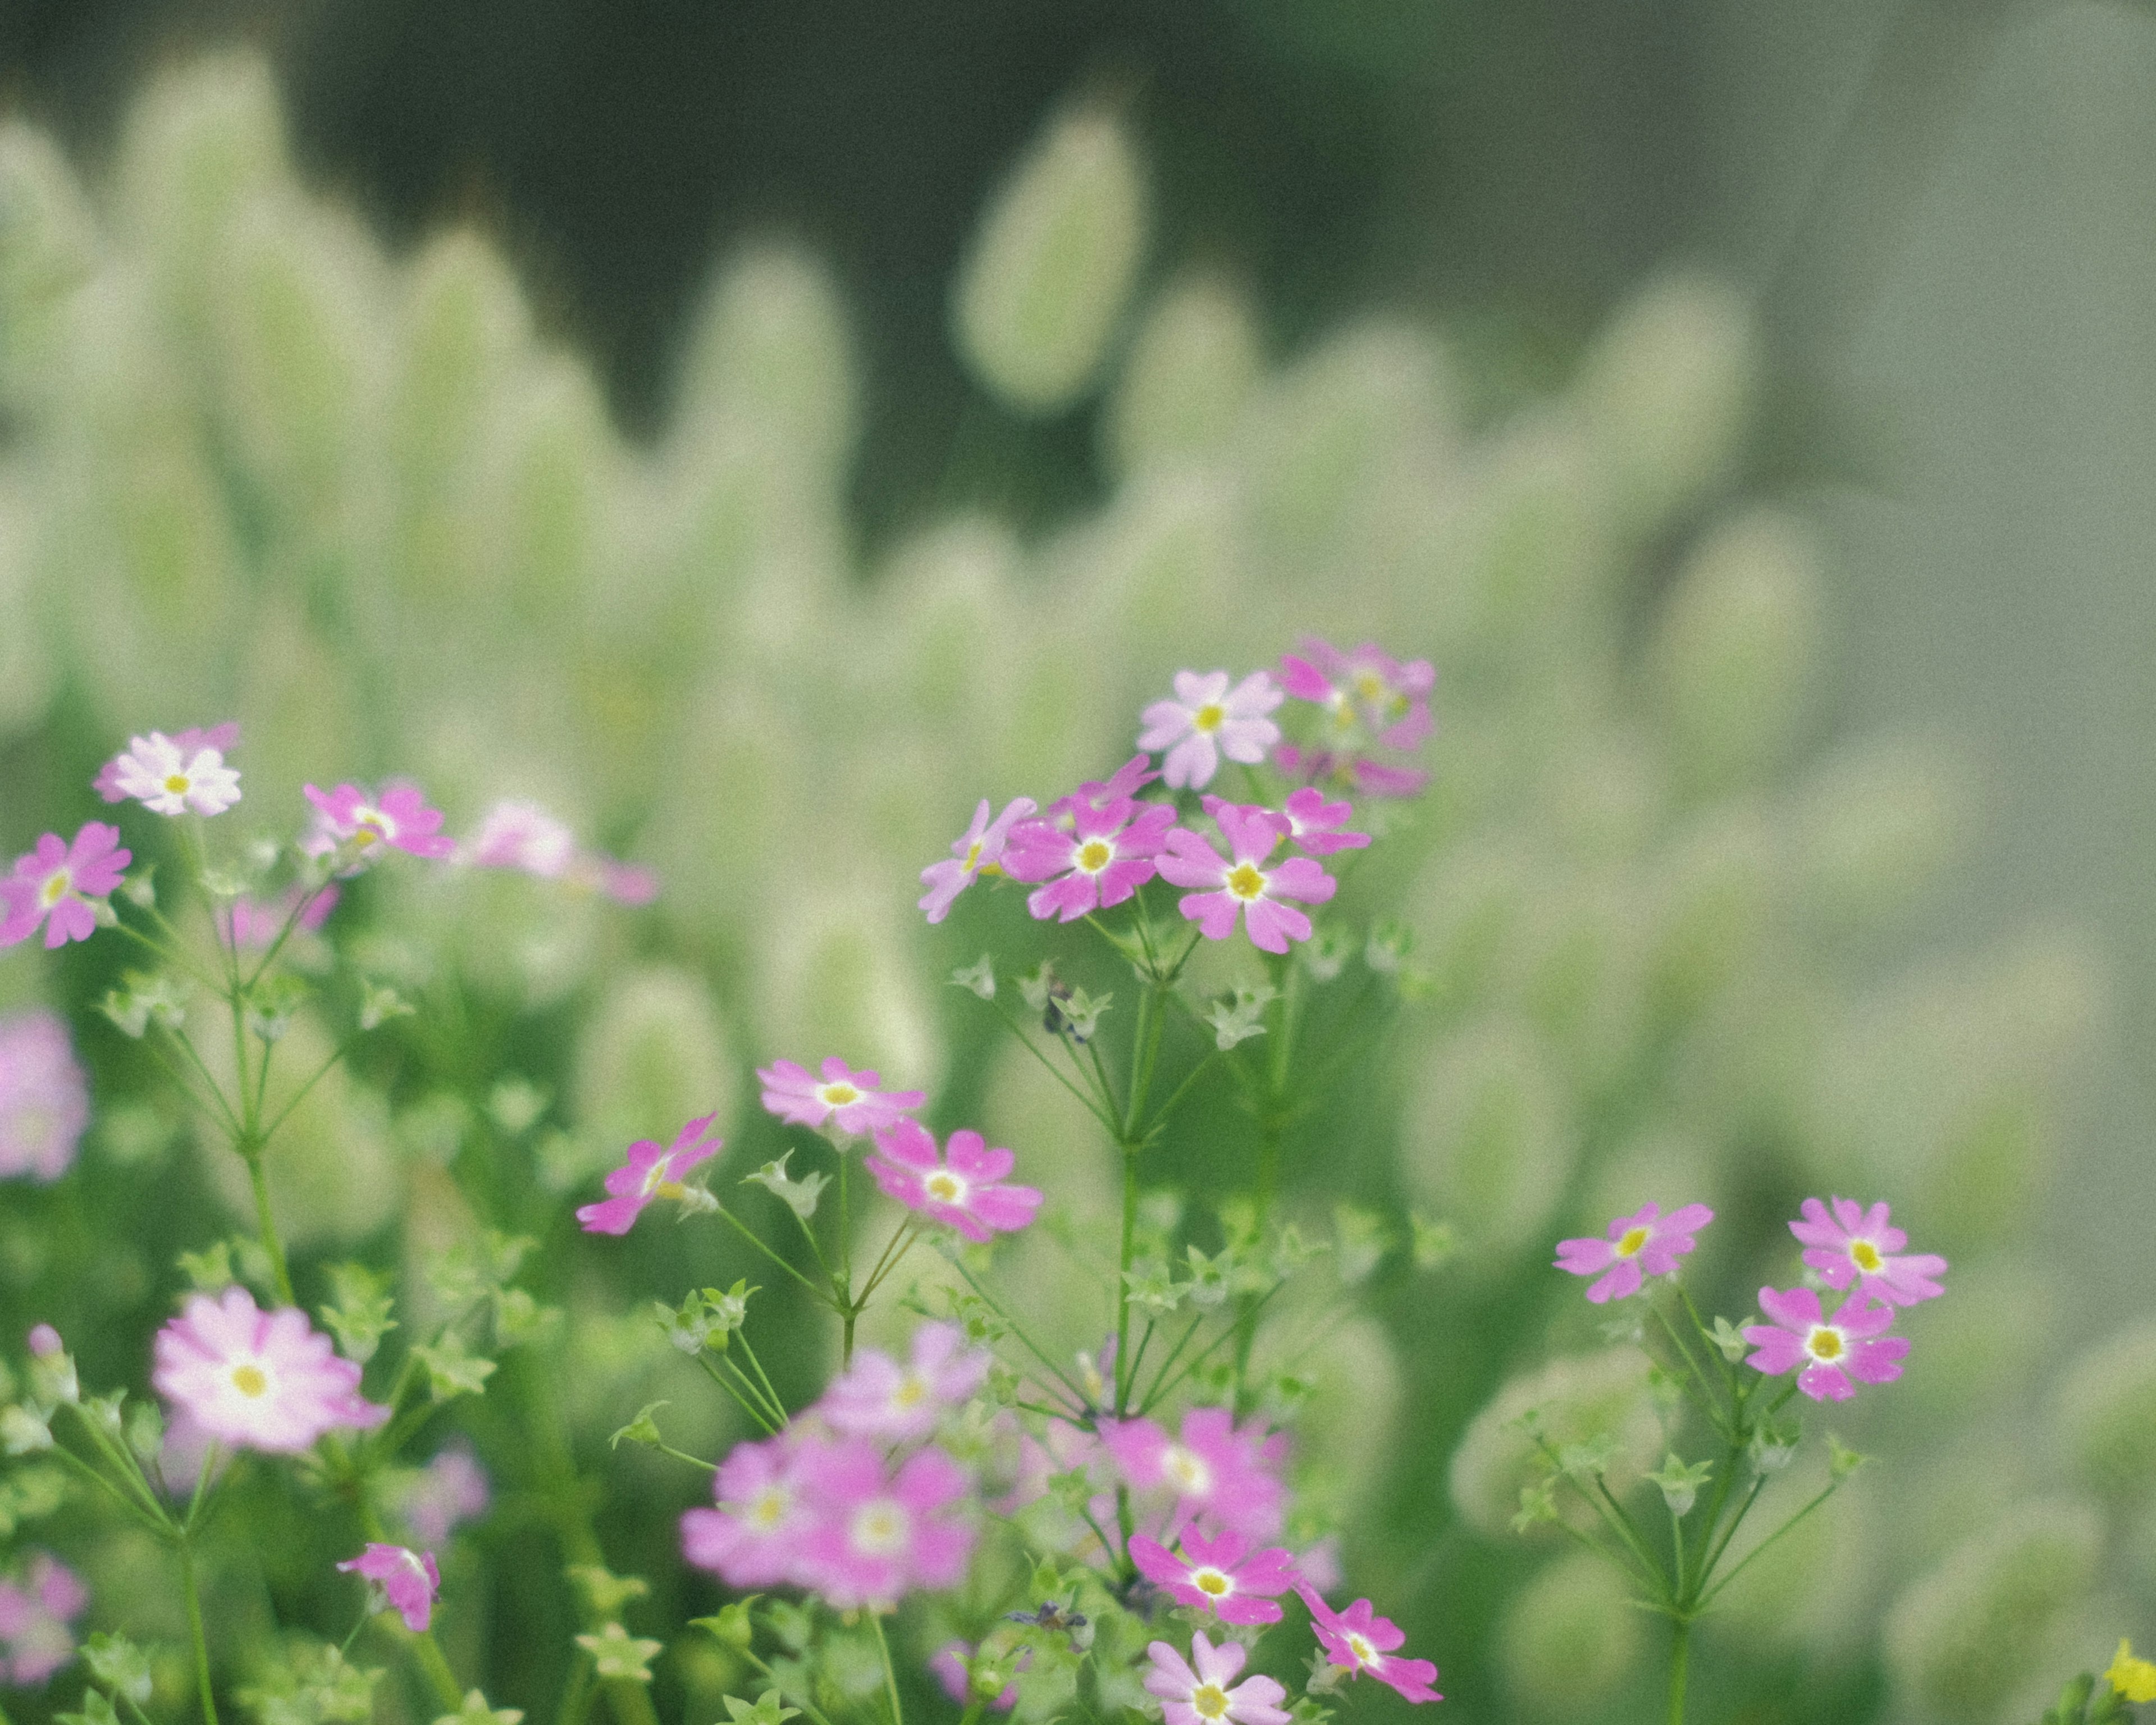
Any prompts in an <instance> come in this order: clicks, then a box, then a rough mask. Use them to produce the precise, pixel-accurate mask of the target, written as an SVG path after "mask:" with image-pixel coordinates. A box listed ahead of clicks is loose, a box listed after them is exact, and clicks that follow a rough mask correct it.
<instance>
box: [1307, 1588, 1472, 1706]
mask: <svg viewBox="0 0 2156 1725" xmlns="http://www.w3.org/2000/svg"><path fill="white" fill-rule="evenodd" d="M1296 1592H1297V1593H1298V1594H1301V1595H1302V1603H1303V1604H1306V1605H1307V1606H1309V1607H1310V1628H1311V1632H1312V1634H1313V1635H1316V1636H1317V1645H1319V1646H1321V1647H1322V1648H1323V1649H1324V1650H1325V1655H1326V1657H1327V1659H1329V1660H1330V1661H1332V1663H1333V1664H1334V1665H1337V1666H1339V1667H1340V1668H1341V1669H1342V1670H1343V1671H1348V1672H1350V1673H1352V1674H1353V1676H1358V1677H1360V1676H1373V1677H1375V1678H1376V1679H1377V1680H1378V1681H1379V1682H1380V1683H1389V1684H1390V1685H1391V1686H1393V1687H1394V1689H1397V1690H1398V1691H1399V1692H1400V1693H1401V1694H1402V1695H1404V1696H1405V1697H1407V1698H1408V1699H1409V1701H1418V1702H1419V1701H1443V1700H1444V1699H1445V1697H1443V1696H1441V1695H1440V1694H1439V1693H1438V1692H1437V1691H1436V1690H1435V1689H1434V1688H1432V1687H1431V1685H1432V1684H1434V1683H1435V1682H1436V1681H1437V1667H1436V1666H1435V1665H1432V1664H1431V1663H1430V1661H1428V1660H1426V1659H1403V1658H1401V1657H1400V1656H1399V1654H1398V1653H1397V1652H1396V1651H1394V1650H1395V1649H1396V1648H1398V1647H1399V1645H1400V1643H1401V1642H1403V1641H1404V1640H1407V1636H1406V1635H1404V1634H1403V1633H1402V1632H1401V1630H1400V1629H1399V1625H1397V1624H1395V1623H1394V1622H1393V1621H1392V1620H1390V1619H1389V1618H1384V1617H1380V1616H1378V1615H1377V1611H1376V1609H1375V1608H1374V1607H1373V1605H1372V1604H1370V1602H1369V1601H1368V1599H1358V1600H1356V1602H1355V1603H1354V1604H1352V1605H1350V1606H1349V1607H1348V1608H1347V1609H1346V1610H1345V1611H1335V1610H1334V1609H1332V1607H1331V1606H1330V1605H1328V1604H1326V1603H1325V1601H1324V1599H1323V1598H1322V1596H1321V1595H1320V1594H1318V1593H1317V1589H1314V1588H1312V1587H1311V1586H1309V1585H1308V1584H1297V1585H1296Z"/></svg>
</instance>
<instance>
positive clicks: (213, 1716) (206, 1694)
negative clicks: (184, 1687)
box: [180, 1539, 217, 1725]
mask: <svg viewBox="0 0 2156 1725" xmlns="http://www.w3.org/2000/svg"><path fill="white" fill-rule="evenodd" d="M180 1588H181V1590H182V1592H183V1593H184V1594H186V1595H187V1632H188V1634H189V1635H190V1636H191V1637H192V1638H193V1641H194V1647H195V1686H196V1688H197V1689H198V1691H199V1692H200V1694H201V1696H202V1710H203V1721H204V1725H217V1698H216V1697H214V1696H213V1695H212V1694H211V1693H210V1687H209V1640H208V1637H207V1636H206V1635H203V1615H202V1595H201V1594H200V1592H199V1590H198V1589H197V1588H196V1586H195V1559H194V1552H193V1548H192V1547H191V1546H190V1545H189V1544H188V1543H187V1541H186V1540H184V1539H182V1541H181V1542H180Z"/></svg>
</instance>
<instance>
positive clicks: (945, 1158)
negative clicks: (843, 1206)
mask: <svg viewBox="0 0 2156 1725" xmlns="http://www.w3.org/2000/svg"><path fill="white" fill-rule="evenodd" d="M984 1144H985V1141H984V1140H983V1138H982V1137H981V1135H980V1134H979V1133H978V1132H974V1131H972V1130H971V1129H970V1128H965V1129H961V1130H960V1131H957V1132H953V1133H952V1134H951V1136H950V1137H949V1138H948V1139H947V1141H946V1142H945V1144H944V1147H943V1149H942V1152H941V1153H938V1151H937V1148H936V1140H935V1138H934V1137H932V1135H931V1134H930V1133H929V1132H928V1130H927V1127H923V1126H921V1125H920V1124H919V1123H918V1122H914V1121H911V1120H901V1121H900V1122H898V1124H897V1125H896V1126H888V1127H885V1128H884V1129H883V1130H882V1131H881V1132H878V1133H877V1134H876V1135H875V1149H874V1150H871V1151H870V1153H869V1154H868V1157H867V1158H866V1160H867V1165H868V1171H869V1172H870V1173H871V1174H874V1175H875V1183H876V1184H877V1185H879V1186H880V1187H882V1188H883V1190H884V1194H885V1197H888V1198H895V1199H897V1200H898V1201H899V1202H900V1203H901V1204H904V1205H905V1206H906V1209H910V1210H918V1211H919V1212H920V1213H921V1214H922V1215H924V1216H926V1217H927V1218H928V1219H929V1220H931V1221H932V1222H944V1223H947V1224H949V1225H950V1226H952V1227H953V1228H955V1229H957V1230H958V1231H959V1233H961V1234H962V1235H965V1236H966V1238H967V1239H968V1240H972V1241H973V1242H974V1243H975V1244H976V1245H978V1244H979V1243H980V1242H981V1241H983V1240H986V1239H988V1236H989V1235H991V1234H1014V1233H1016V1232H1017V1231H1018V1230H1019V1229H1021V1228H1023V1227H1024V1226H1025V1225H1026V1224H1028V1223H1029V1222H1030V1221H1032V1220H1033V1214H1034V1211H1035V1210H1037V1209H1039V1208H1040V1194H1039V1192H1037V1191H1036V1190H1034V1189H1033V1188H1032V1187H1030V1186H1006V1185H1004V1184H1002V1183H1001V1182H1002V1180H1003V1177H1004V1175H1005V1174H1007V1173H1009V1172H1010V1171H1011V1164H1012V1163H1014V1161H1016V1160H1017V1158H1015V1157H1014V1156H1013V1155H1012V1154H1011V1153H1010V1152H1009V1151H1008V1150H990V1149H988V1148H986V1147H984Z"/></svg>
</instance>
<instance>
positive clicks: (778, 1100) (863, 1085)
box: [756, 1055, 927, 1138]
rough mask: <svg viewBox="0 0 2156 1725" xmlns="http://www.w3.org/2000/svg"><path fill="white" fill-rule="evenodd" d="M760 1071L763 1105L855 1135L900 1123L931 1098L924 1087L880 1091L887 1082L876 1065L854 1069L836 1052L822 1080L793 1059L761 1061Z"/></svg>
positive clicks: (791, 1122)
mask: <svg viewBox="0 0 2156 1725" xmlns="http://www.w3.org/2000/svg"><path fill="white" fill-rule="evenodd" d="M756 1076H757V1078H758V1079H759V1080H761V1081H762V1085H763V1106H765V1107H766V1108H767V1109H769V1110H770V1111H772V1112H773V1114H776V1115H777V1116H778V1117H779V1118H780V1119H781V1120H783V1121H784V1122H786V1123H787V1124H788V1126H806V1127H821V1126H823V1124H824V1122H826V1121H829V1122H830V1123H831V1125H832V1126H833V1127H835V1128H836V1129H837V1130H838V1131H839V1132H843V1133H844V1135H845V1136H846V1137H850V1138H865V1137H867V1136H868V1135H869V1134H870V1132H880V1131H881V1130H882V1129H883V1128H884V1127H887V1126H896V1125H897V1124H898V1122H900V1121H901V1120H903V1119H905V1118H906V1111H908V1110H909V1109H912V1108H918V1107H919V1106H921V1103H922V1102H923V1101H927V1092H926V1091H917V1090H893V1091H880V1090H878V1089H877V1088H876V1086H877V1085H879V1084H880V1083H881V1082H882V1080H881V1079H880V1077H878V1076H876V1074H875V1070H873V1069H870V1068H864V1069H863V1070H860V1071H859V1072H855V1071H850V1070H848V1069H847V1066H846V1063H845V1062H844V1060H840V1059H839V1057H838V1055H830V1056H829V1058H827V1059H826V1060H824V1076H823V1077H822V1078H821V1079H820V1080H819V1079H816V1078H813V1077H811V1076H809V1074H808V1068H807V1067H805V1066H802V1065H797V1064H795V1063H794V1062H793V1061H792V1060H773V1062H772V1063H771V1064H770V1065H768V1066H758V1067H757V1069H756Z"/></svg>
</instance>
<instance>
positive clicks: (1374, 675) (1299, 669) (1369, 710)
mask: <svg viewBox="0 0 2156 1725" xmlns="http://www.w3.org/2000/svg"><path fill="white" fill-rule="evenodd" d="M1281 683H1282V684H1283V685H1286V690H1287V692H1288V693H1289V694H1291V695H1292V696H1295V697H1296V700H1298V701H1315V702H1317V704H1318V705H1320V706H1323V707H1324V708H1325V709H1326V711H1327V717H1328V718H1329V719H1330V721H1331V726H1330V728H1331V729H1332V732H1334V733H1335V734H1336V735H1339V736H1344V737H1353V736H1357V735H1362V734H1367V735H1368V737H1370V738H1371V739H1372V740H1373V741H1374V742H1377V743H1378V745H1379V746H1380V747H1384V748H1389V749H1411V748H1414V747H1416V746H1417V745H1419V743H1421V742H1422V741H1423V740H1424V738H1425V737H1428V736H1429V735H1430V731H1431V729H1432V728H1433V726H1432V721H1431V719H1430V691H1431V690H1433V689H1435V687H1436V686H1437V673H1436V672H1435V670H1432V669H1431V668H1430V661H1429V660H1427V659H1418V660H1414V663H1412V664H1409V665H1403V664H1402V663H1401V662H1400V661H1399V660H1397V659H1395V658H1394V657H1393V656H1392V655H1390V654H1389V653H1386V652H1383V651H1382V650H1380V649H1378V647H1377V646H1376V645H1375V644H1373V643H1371V642H1368V641H1365V642H1364V643H1363V644H1362V645H1361V646H1359V647H1356V648H1353V649H1350V650H1349V651H1347V652H1345V653H1343V652H1342V651H1341V650H1340V649H1338V648H1337V647H1335V646H1333V645H1332V644H1331V643H1330V642H1328V641H1322V640H1320V639H1318V638H1317V636H1315V635H1306V636H1304V637H1303V640H1302V652H1301V655H1300V656H1298V655H1296V654H1292V653H1284V654H1282V655H1281Z"/></svg>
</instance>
